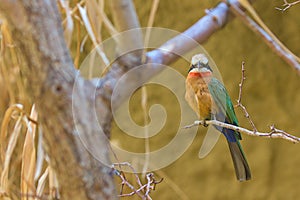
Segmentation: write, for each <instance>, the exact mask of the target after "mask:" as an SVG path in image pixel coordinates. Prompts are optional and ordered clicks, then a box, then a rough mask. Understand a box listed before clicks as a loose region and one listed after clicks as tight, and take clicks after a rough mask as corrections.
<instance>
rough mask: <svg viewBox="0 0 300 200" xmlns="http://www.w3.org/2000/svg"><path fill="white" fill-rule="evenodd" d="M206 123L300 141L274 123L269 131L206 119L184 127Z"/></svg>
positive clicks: (262, 135)
mask: <svg viewBox="0 0 300 200" xmlns="http://www.w3.org/2000/svg"><path fill="white" fill-rule="evenodd" d="M204 124H213V125H216V126H220V127H223V128H228V129H231V130H235V131H238V132H241V133H245V134H247V135H250V136H259V137H267V138H281V139H285V140H288V141H290V142H293V143H299V142H300V138H298V137H296V136H294V135H291V134H289V133H287V132H285V131H283V130H280V129H277V128H275V126H274V125H272V126H270V131H269V132H259V131H256V132H254V131H250V130H248V129H246V128H243V127H238V126H235V125H232V124H227V123H224V122H220V121H217V120H205V121H204V120H200V121H195V122H194V123H193V124H190V125H187V126H185V127H184V128H191V127H194V126H199V125H204Z"/></svg>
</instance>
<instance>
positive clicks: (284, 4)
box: [275, 0, 300, 12]
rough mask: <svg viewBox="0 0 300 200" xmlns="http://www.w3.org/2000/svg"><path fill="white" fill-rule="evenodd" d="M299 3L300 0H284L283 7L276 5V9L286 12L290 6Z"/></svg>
mask: <svg viewBox="0 0 300 200" xmlns="http://www.w3.org/2000/svg"><path fill="white" fill-rule="evenodd" d="M298 3H300V0H298V1H294V2H292V3H289V2H287V0H283V5H282V8H278V7H276V8H275V9H277V10H280V11H282V12H284V11H286V10H287V9H289V8H290V7H292V6H294V5H296V4H298Z"/></svg>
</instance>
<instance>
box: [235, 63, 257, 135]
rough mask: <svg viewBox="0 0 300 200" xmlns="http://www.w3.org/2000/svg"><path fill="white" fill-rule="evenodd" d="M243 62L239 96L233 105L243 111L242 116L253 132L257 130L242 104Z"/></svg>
mask: <svg viewBox="0 0 300 200" xmlns="http://www.w3.org/2000/svg"><path fill="white" fill-rule="evenodd" d="M245 71H246V70H245V62H244V61H243V62H242V78H241V82H240V83H239V98H238V100H237V105H235V107H240V108H241V109H242V110H243V112H244V116H245V117H246V118H247V119H248V121H249V123H250V125H251V126H252V128H253V132H257V129H256V127H255V125H254V123H253V121H252V119H251V116H250V115H249V113H248V111H247V109H246V107H245V106H244V105H243V104H242V90H243V84H244V81H245V79H246V76H245Z"/></svg>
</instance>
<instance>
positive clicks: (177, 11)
mask: <svg viewBox="0 0 300 200" xmlns="http://www.w3.org/2000/svg"><path fill="white" fill-rule="evenodd" d="M134 2H135V6H136V10H137V14H138V17H139V19H140V23H141V26H142V27H145V26H146V25H147V21H148V17H149V13H150V9H151V4H152V1H150V0H148V1H140V0H135V1H134ZM76 3H77V2H70V7H71V8H73V7H75V5H76ZM218 3H219V1H216V0H212V1H194V0H186V1H180V0H161V1H160V3H159V7H158V10H157V13H156V16H155V21H154V27H163V28H168V29H172V30H176V31H179V32H182V31H184V30H185V29H187V28H188V27H190V26H191V25H192V24H193V23H195V22H196V21H197V20H198V19H199V18H201V17H202V16H203V15H205V9H209V8H213V7H214V6H216V5H217V4H218ZM107 4H109V2H108V1H105V10H107V15H108V17H109V18H111V15H110V12H109V6H108V5H107ZM282 4H283V1H281V0H276V1H256V2H255V3H254V4H253V7H254V8H255V10H256V11H257V12H258V14H259V15H260V17H261V18H262V19H263V21H264V22H265V24H266V25H267V26H268V27H269V28H270V29H271V30H272V31H273V32H274V33H275V35H276V36H277V37H278V38H279V39H280V40H281V41H282V42H283V43H284V44H285V45H286V46H287V47H288V48H289V49H290V50H291V51H292V52H294V53H295V54H296V55H298V56H300V45H299V44H300V34H299V33H300V12H299V10H300V5H295V6H294V7H291V8H290V9H288V10H287V11H285V12H281V11H278V10H276V9H275V7H279V6H281V5H282ZM60 9H61V11H62V13H63V14H62V15H63V18H64V17H65V15H64V11H63V9H62V8H60ZM75 27H76V28H75V29H74V32H73V33H72V36H71V37H69V38H70V41H71V42H70V51H71V54H72V57H73V59H74V62H75V65H76V66H79V65H80V64H81V62H82V61H83V59H84V58H85V57H86V55H87V54H88V53H89V52H90V51H91V49H92V48H93V46H92V42H91V40H90V39H86V43H85V45H83V50H82V52H81V53H80V56H78V54H77V52H78V49H77V47H78V41H77V36H78V34H79V38H81V39H84V37H85V35H86V30H85V28H84V27H83V25H82V24H77V23H75ZM76 34H77V36H76ZM102 37H103V39H105V38H108V37H109V35H108V33H107V31H105V30H103V31H102ZM203 47H204V48H205V49H206V51H207V52H208V53H209V55H210V56H211V57H212V58H213V60H214V61H215V63H216V65H217V67H218V69H219V71H220V72H221V75H222V78H223V82H224V84H225V86H226V88H227V90H228V92H229V94H230V96H231V98H232V101H233V103H235V100H236V99H237V98H238V91H239V88H238V84H239V82H240V79H241V63H242V61H244V62H245V68H246V78H247V79H246V81H245V84H244V87H243V99H242V103H243V104H244V105H245V106H246V107H247V109H248V112H249V114H250V115H251V117H252V119H253V121H254V123H255V125H256V127H257V129H258V130H259V131H262V132H263V131H269V126H270V125H272V124H275V125H276V127H277V128H279V129H282V130H285V131H287V132H289V133H291V134H294V135H296V136H298V137H299V136H300V123H298V119H299V117H300V106H299V105H298V104H299V103H300V78H299V75H297V74H296V71H295V70H294V69H292V67H290V66H289V65H287V64H286V63H285V62H284V61H283V60H282V59H280V58H279V57H278V56H277V55H276V54H275V53H274V52H273V51H272V50H271V49H270V48H269V47H267V45H266V44H265V43H264V42H263V41H262V39H261V38H259V37H258V36H257V35H256V34H254V33H253V32H252V31H251V30H249V29H248V28H247V27H246V26H245V25H244V24H243V23H242V22H241V21H240V20H239V19H234V20H233V21H231V22H230V23H228V24H227V25H226V26H225V27H224V28H223V29H221V30H220V31H218V32H217V33H215V34H214V35H212V36H211V37H210V39H209V40H208V41H207V42H206V43H205V44H204V45H203ZM11 55H14V53H12V52H10V53H9V55H7V54H5V57H6V59H7V58H8V57H9V56H11ZM172 67H173V68H174V69H176V70H177V71H178V72H179V73H181V74H182V75H184V76H186V75H187V71H188V69H189V63H187V62H186V61H184V60H178V61H177V62H176V63H174V64H172ZM19 73H20V72H19V70H18V67H17V62H15V60H14V59H12V60H11V63H10V65H8V64H6V65H1V76H0V87H1V89H0V92H1V99H0V119H1V121H2V119H3V117H4V112H5V110H6V109H7V108H8V106H9V105H10V104H12V103H22V104H23V105H24V108H25V109H26V110H27V111H29V110H30V105H31V103H32V102H30V99H27V98H26V97H25V95H24V90H25V88H23V86H22V82H20V81H19V80H18V79H17V78H16V77H18V76H20V74H19ZM175 81H176V80H175ZM182 87H184V85H182ZM146 88H147V93H148V98H147V108H150V107H151V105H153V104H161V105H163V106H164V108H165V109H166V112H167V115H168V116H167V119H166V123H165V126H164V127H163V129H162V130H161V131H160V132H159V133H158V134H156V135H155V136H153V137H151V138H150V139H149V144H150V150H151V151H152V150H155V149H158V148H160V147H162V146H164V145H165V144H167V143H168V142H169V141H170V140H171V139H172V138H173V137H174V135H175V134H176V132H177V129H178V128H180V127H179V126H178V123H179V121H180V116H181V113H180V109H179V105H178V102H177V100H176V98H175V96H174V94H172V92H170V91H168V89H166V88H163V87H159V86H157V85H149V86H146ZM141 93H142V92H141V90H138V91H136V92H135V93H134V94H133V96H132V97H131V99H130V105H129V109H130V114H131V117H132V119H133V120H134V122H136V123H137V124H138V125H141V126H142V125H144V113H143V110H142V104H141V100H142V94H141ZM236 114H237V116H238V119H239V122H240V125H241V126H242V127H245V128H251V127H250V126H249V123H248V121H247V119H246V118H245V117H244V116H243V113H242V112H241V111H240V110H239V109H236ZM191 123H192V122H191ZM205 133H206V129H205V128H203V127H200V128H199V130H198V134H197V136H196V137H195V139H194V140H193V143H192V144H191V146H189V148H188V149H187V150H186V151H185V153H184V154H183V155H182V156H181V157H180V158H179V159H178V160H176V161H175V162H173V163H172V164H170V165H169V166H167V167H165V168H163V169H161V170H159V171H157V172H155V174H156V176H157V177H162V178H164V180H163V182H162V183H160V184H159V185H157V187H156V190H155V191H153V192H152V193H151V196H152V198H153V199H192V200H193V199H205V200H210V199H245V200H247V199H249V200H250V199H264V200H268V199H270V200H271V199H272V200H274V199H298V198H300V195H299V192H298V188H297V187H298V185H300V170H298V167H299V166H300V155H299V152H300V145H299V144H292V143H290V142H287V141H285V140H282V139H266V138H259V137H251V136H247V135H244V134H243V135H242V136H243V140H242V146H243V149H244V151H245V154H246V156H247V159H248V162H249V165H250V168H251V170H252V176H253V178H252V180H251V181H248V182H244V183H240V182H238V181H237V180H236V178H235V174H234V168H233V164H232V160H231V157H230V153H229V149H228V147H227V142H226V141H225V138H224V137H220V139H219V141H218V143H217V144H216V146H215V148H214V149H213V150H212V152H211V153H210V154H209V155H208V156H207V157H205V158H204V159H199V158H198V153H199V149H200V147H201V144H202V141H203V139H204V136H205ZM112 141H113V142H114V143H115V144H117V145H119V146H120V147H122V148H124V149H126V150H128V151H133V152H144V151H145V146H144V145H145V141H144V140H143V139H137V138H133V137H130V136H128V135H127V134H126V133H124V132H123V131H122V130H120V128H119V127H117V126H116V124H114V125H113V128H112ZM16 155H18V154H17V153H16ZM15 162H16V163H18V162H20V160H18V157H17V158H16V159H15ZM16 171H17V170H16ZM125 199H138V198H137V197H126V198H125Z"/></svg>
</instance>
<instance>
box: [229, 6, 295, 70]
mask: <svg viewBox="0 0 300 200" xmlns="http://www.w3.org/2000/svg"><path fill="white" fill-rule="evenodd" d="M227 3H228V2H227ZM229 6H230V10H231V12H232V13H234V14H235V15H236V16H237V17H239V18H240V19H241V20H242V22H244V23H245V24H246V25H247V26H248V27H249V28H250V29H251V30H252V31H253V32H255V33H257V34H258V35H259V36H260V37H261V38H262V39H263V41H264V42H265V43H266V44H267V45H268V46H269V47H270V48H271V49H272V50H273V51H274V52H275V53H276V54H277V55H278V56H279V57H281V58H282V59H283V60H284V61H285V62H287V63H288V64H289V65H290V66H292V67H293V68H294V69H296V70H297V72H298V74H300V63H299V62H298V61H297V57H296V56H295V55H293V54H292V53H291V52H290V51H289V50H288V49H287V48H286V47H285V48H284V47H283V46H282V45H281V44H280V43H279V42H277V41H276V40H278V39H275V38H274V36H272V35H270V34H268V33H267V32H266V31H265V30H264V29H263V28H262V27H260V26H259V25H258V24H257V23H256V22H255V21H253V20H252V19H251V18H250V17H248V16H247V15H246V14H245V13H244V12H243V11H242V10H241V9H240V8H239V7H238V6H236V5H235V4H233V3H230V4H229Z"/></svg>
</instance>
